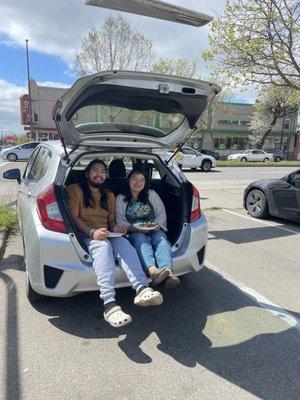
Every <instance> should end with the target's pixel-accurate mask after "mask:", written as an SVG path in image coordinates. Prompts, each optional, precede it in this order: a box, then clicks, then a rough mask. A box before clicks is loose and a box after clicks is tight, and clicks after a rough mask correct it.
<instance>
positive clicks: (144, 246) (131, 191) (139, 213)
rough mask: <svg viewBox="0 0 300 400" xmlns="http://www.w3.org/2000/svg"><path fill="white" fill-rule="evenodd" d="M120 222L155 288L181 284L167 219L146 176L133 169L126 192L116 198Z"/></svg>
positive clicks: (160, 202) (160, 201)
mask: <svg viewBox="0 0 300 400" xmlns="http://www.w3.org/2000/svg"><path fill="white" fill-rule="evenodd" d="M116 221H117V224H121V225H123V226H126V227H127V233H128V234H129V241H130V243H131V244H132V245H133V247H134V248H135V249H136V251H137V253H138V255H139V258H140V260H141V263H142V266H143V268H144V271H145V272H146V273H147V274H148V275H149V276H150V278H151V279H152V282H153V284H154V285H158V284H159V283H161V282H163V281H165V287H166V288H167V289H173V288H175V287H177V286H178V285H179V283H180V280H179V278H177V277H176V276H174V275H173V274H172V249H171V245H170V243H169V242H168V240H167V236H166V233H165V232H166V231H167V215H166V210H165V207H164V204H163V202H162V200H161V198H160V197H159V195H158V194H157V193H156V192H155V191H154V190H149V189H148V182H147V177H146V175H145V172H144V171H143V170H141V169H133V170H132V171H131V173H130V174H129V175H128V178H127V182H126V187H125V192H124V194H120V195H118V196H117V198H116Z"/></svg>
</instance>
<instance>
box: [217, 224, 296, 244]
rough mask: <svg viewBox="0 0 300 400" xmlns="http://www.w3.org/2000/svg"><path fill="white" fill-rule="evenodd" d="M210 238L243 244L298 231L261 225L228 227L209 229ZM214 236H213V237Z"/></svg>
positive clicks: (289, 234) (284, 235) (292, 234)
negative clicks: (240, 227)
mask: <svg viewBox="0 0 300 400" xmlns="http://www.w3.org/2000/svg"><path fill="white" fill-rule="evenodd" d="M209 234H210V237H209V240H220V239H222V240H227V241H228V242H231V243H235V244H241V243H252V242H258V241H260V240H267V239H275V238H279V237H286V236H295V235H297V233H296V232H295V233H293V232H292V231H287V230H283V229H277V228H276V227H271V226H267V227H259V228H244V229H227V230H223V231H221V230H218V231H209ZM212 236H213V237H212Z"/></svg>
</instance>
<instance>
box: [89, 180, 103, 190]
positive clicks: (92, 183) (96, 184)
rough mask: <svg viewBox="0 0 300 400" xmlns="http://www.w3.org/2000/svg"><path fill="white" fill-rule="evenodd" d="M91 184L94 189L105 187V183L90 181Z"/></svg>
mask: <svg viewBox="0 0 300 400" xmlns="http://www.w3.org/2000/svg"><path fill="white" fill-rule="evenodd" d="M89 184H90V185H91V186H92V187H94V188H98V189H100V188H101V187H102V186H103V185H104V182H93V181H89Z"/></svg>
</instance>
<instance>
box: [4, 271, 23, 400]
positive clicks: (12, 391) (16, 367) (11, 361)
mask: <svg viewBox="0 0 300 400" xmlns="http://www.w3.org/2000/svg"><path fill="white" fill-rule="evenodd" d="M0 280H2V281H3V282H4V284H5V286H6V297H7V299H6V304H5V305H6V309H7V310H9V312H6V323H5V327H6V332H5V330H4V332H3V333H4V334H5V339H6V340H5V347H4V354H3V358H4V364H3V365H4V366H5V375H4V376H5V378H4V379H5V385H6V386H5V399H6V400H12V399H13V400H19V399H21V385H20V362H19V335H18V333H19V329H18V304H17V291H16V286H15V283H14V281H13V280H12V279H11V277H10V276H8V275H7V274H6V273H5V272H3V271H2V264H1V270H0ZM4 329H5V328H4Z"/></svg>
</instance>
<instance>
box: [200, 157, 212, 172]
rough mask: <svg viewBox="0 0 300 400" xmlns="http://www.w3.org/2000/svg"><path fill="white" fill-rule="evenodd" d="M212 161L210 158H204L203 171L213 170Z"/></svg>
mask: <svg viewBox="0 0 300 400" xmlns="http://www.w3.org/2000/svg"><path fill="white" fill-rule="evenodd" d="M211 166H212V162H211V161H210V160H204V161H203V162H202V164H201V171H203V172H209V171H210V170H211Z"/></svg>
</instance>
